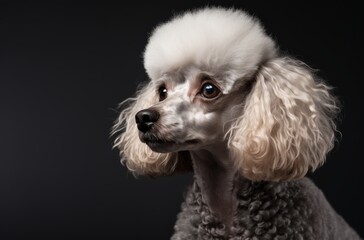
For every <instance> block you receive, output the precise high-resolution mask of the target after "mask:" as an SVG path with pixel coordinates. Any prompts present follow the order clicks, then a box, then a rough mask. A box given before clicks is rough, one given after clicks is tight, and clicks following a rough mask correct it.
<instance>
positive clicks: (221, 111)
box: [113, 7, 360, 240]
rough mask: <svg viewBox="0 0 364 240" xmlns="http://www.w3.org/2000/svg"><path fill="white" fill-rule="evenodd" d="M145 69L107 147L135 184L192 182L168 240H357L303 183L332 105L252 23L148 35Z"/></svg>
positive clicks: (183, 21) (189, 24) (194, 17)
mask: <svg viewBox="0 0 364 240" xmlns="http://www.w3.org/2000/svg"><path fill="white" fill-rule="evenodd" d="M144 67H145V69H146V72H147V75H148V76H149V78H150V79H151V80H150V81H149V82H148V83H146V84H145V85H144V86H142V87H141V88H140V89H139V90H138V91H137V94H136V97H135V98H129V99H127V100H126V101H124V102H123V103H122V104H121V106H122V110H121V113H120V116H119V117H118V119H117V120H116V123H115V125H114V128H113V132H114V134H115V133H116V134H117V137H116V139H115V147H117V148H118V149H119V150H120V155H121V158H122V163H123V164H125V165H126V166H127V168H128V169H129V170H130V171H131V172H133V173H134V174H135V175H148V176H158V175H159V176H160V175H171V174H175V173H182V172H188V171H193V172H194V182H193V184H192V186H191V187H190V188H189V189H188V191H187V193H186V196H185V201H184V203H183V204H182V210H181V212H180V213H179V214H178V217H177V222H176V224H175V227H174V229H175V232H174V234H173V236H172V238H171V239H173V240H177V239H236V240H237V239H244V240H248V239H249V240H254V239H255V240H257V239H259V240H262V239H277V240H278V239H282V240H283V239H305V240H308V239H315V240H318V239H319V240H335V239H338V240H343V239H351V240H354V239H360V237H359V236H358V234H357V233H356V232H355V230H353V229H352V228H351V227H350V226H349V225H348V224H347V223H346V222H345V220H344V219H343V218H342V217H341V216H340V215H339V214H337V213H336V212H335V210H334V209H333V208H332V207H331V206H330V204H329V203H328V202H327V200H326V199H325V197H324V195H323V193H322V192H321V191H320V190H319V189H318V188H317V187H316V186H315V185H314V183H313V182H312V181H311V180H310V179H309V178H307V177H305V175H306V173H307V172H308V171H309V170H311V171H313V170H315V169H316V168H317V167H319V166H320V165H322V164H323V163H324V161H325V155H326V154H327V153H328V152H329V151H330V150H331V149H332V148H333V145H334V141H335V133H336V132H337V130H336V126H335V122H334V120H335V118H336V116H337V113H338V111H339V107H338V104H337V100H336V98H335V97H334V96H333V95H332V93H331V87H330V86H329V85H328V84H327V83H325V82H324V81H322V80H320V79H318V77H317V76H315V75H314V71H313V70H312V69H311V68H309V67H308V66H307V65H306V64H305V63H303V62H301V61H299V60H296V59H294V58H292V57H288V56H282V55H281V54H280V53H279V50H278V47H277V46H276V44H275V42H274V40H273V39H272V38H271V37H270V36H268V35H267V34H266V33H265V31H264V29H263V27H262V25H261V23H260V22H259V20H257V19H256V18H255V17H252V16H250V15H248V14H247V13H245V12H243V11H241V10H236V9H224V8H219V7H207V8H202V9H198V10H193V11H187V12H186V13H184V14H181V15H178V16H176V17H174V18H173V19H172V20H170V21H168V22H166V23H164V24H161V25H160V26H158V27H157V28H156V29H155V30H154V31H153V33H152V34H151V36H150V38H149V41H148V44H147V46H146V48H145V52H144Z"/></svg>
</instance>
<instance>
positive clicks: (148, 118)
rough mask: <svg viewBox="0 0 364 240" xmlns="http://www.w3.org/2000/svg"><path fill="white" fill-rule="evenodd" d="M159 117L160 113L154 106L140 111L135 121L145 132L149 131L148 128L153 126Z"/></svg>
mask: <svg viewBox="0 0 364 240" xmlns="http://www.w3.org/2000/svg"><path fill="white" fill-rule="evenodd" d="M158 119H159V113H158V112H157V111H156V110H154V109H152V108H148V109H145V110H142V111H139V112H138V113H137V114H136V115H135V122H136V123H137V126H138V129H139V130H140V131H142V132H143V133H146V132H148V130H149V129H150V128H151V127H152V126H153V123H155V122H156V121H157V120H158Z"/></svg>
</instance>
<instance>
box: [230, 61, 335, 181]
mask: <svg viewBox="0 0 364 240" xmlns="http://www.w3.org/2000/svg"><path fill="white" fill-rule="evenodd" d="M329 91H330V87H328V86H327V85H325V84H324V83H323V82H320V81H318V80H317V79H316V78H315V76H314V75H313V73H312V71H311V70H310V69H309V68H308V67H307V66H306V65H305V64H304V63H302V62H299V61H296V60H292V59H289V58H275V59H272V60H270V61H268V62H267V63H265V64H264V65H263V66H262V67H261V69H260V70H259V72H258V73H257V75H256V82H255V85H254V86H253V88H252V90H251V93H250V95H249V96H248V97H247V98H246V102H245V106H244V112H243V115H242V116H241V117H239V118H238V119H237V121H236V122H235V123H234V124H233V125H232V128H231V130H230V140H229V147H230V148H231V150H232V151H233V153H234V155H235V158H236V159H237V160H236V164H237V167H238V168H239V169H240V170H241V172H242V174H243V176H245V177H247V178H249V179H252V180H270V181H280V180H288V179H295V178H300V177H303V176H304V175H305V174H306V173H307V171H308V170H309V169H312V170H315V169H316V168H317V167H318V166H320V165H321V164H323V162H324V161H325V157H326V154H327V152H328V151H330V150H331V149H332V147H333V145H334V139H335V131H336V126H335V124H334V121H333V120H334V118H335V117H336V114H337V113H338V110H339V109H338V107H337V102H336V99H335V98H334V97H333V96H332V95H330V93H329Z"/></svg>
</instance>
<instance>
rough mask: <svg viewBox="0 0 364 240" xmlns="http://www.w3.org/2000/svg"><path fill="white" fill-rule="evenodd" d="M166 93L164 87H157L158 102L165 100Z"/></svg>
mask: <svg viewBox="0 0 364 240" xmlns="http://www.w3.org/2000/svg"><path fill="white" fill-rule="evenodd" d="M167 92H168V91H167V88H166V87H165V86H164V85H162V86H160V87H159V89H158V94H159V101H163V100H164V99H166V98H167Z"/></svg>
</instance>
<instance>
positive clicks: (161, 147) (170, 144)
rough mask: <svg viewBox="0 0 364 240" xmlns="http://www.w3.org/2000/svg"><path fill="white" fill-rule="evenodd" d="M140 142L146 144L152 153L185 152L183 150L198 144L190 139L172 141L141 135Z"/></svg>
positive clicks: (195, 140)
mask: <svg viewBox="0 0 364 240" xmlns="http://www.w3.org/2000/svg"><path fill="white" fill-rule="evenodd" d="M140 140H141V141H142V142H144V143H145V144H147V145H148V146H149V147H150V148H151V149H152V150H153V151H155V152H161V153H167V152H175V151H181V150H186V149H184V148H186V147H188V146H193V145H195V144H197V143H199V140H197V139H190V140H186V141H174V140H167V139H163V138H159V137H157V136H155V135H152V134H143V135H141V136H140Z"/></svg>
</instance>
